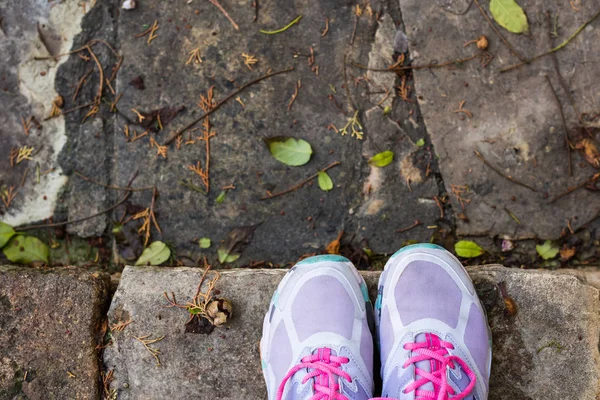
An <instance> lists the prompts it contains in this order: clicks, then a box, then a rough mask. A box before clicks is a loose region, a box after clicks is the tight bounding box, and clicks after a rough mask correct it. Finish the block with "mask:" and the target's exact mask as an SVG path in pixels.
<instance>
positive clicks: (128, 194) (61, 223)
mask: <svg viewBox="0 0 600 400" xmlns="http://www.w3.org/2000/svg"><path fill="white" fill-rule="evenodd" d="M130 195H131V193H130V192H127V194H126V195H125V197H123V198H122V199H121V200H120V201H119V202H117V203H115V204H114V205H112V206H111V207H109V208H107V209H106V210H102V211H100V212H97V213H96V214H92V215H88V216H87V217H83V218H78V219H72V220H69V221H64V222H56V223H53V224H40V225H30V226H25V227H22V228H18V227H17V228H15V230H16V231H18V232H21V231H28V230H31V229H43V228H54V227H57V226H64V225H71V224H76V223H79V222H83V221H87V220H88V219H92V218H96V217H99V216H100V215H102V214H106V213H109V212H111V211H112V210H114V209H115V208H117V207H119V206H120V205H121V204H123V203H124V202H125V201H127V199H128V198H129V196H130Z"/></svg>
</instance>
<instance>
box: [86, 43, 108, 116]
mask: <svg viewBox="0 0 600 400" xmlns="http://www.w3.org/2000/svg"><path fill="white" fill-rule="evenodd" d="M86 49H87V51H88V52H89V53H90V55H91V56H92V58H93V59H94V62H95V63H96V65H97V66H98V69H99V70H100V83H99V87H98V95H97V96H96V100H95V102H96V104H97V105H100V102H101V99H102V89H103V85H104V70H103V69H102V64H100V61H99V60H98V57H96V54H94V52H93V51H92V48H91V47H90V46H86Z"/></svg>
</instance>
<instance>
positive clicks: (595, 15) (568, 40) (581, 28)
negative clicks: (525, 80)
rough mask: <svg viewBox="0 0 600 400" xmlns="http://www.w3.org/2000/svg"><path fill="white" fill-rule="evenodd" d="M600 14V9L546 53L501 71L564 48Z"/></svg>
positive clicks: (517, 66)
mask: <svg viewBox="0 0 600 400" xmlns="http://www.w3.org/2000/svg"><path fill="white" fill-rule="evenodd" d="M599 15H600V10H599V11H598V12H597V13H596V14H594V16H593V17H592V18H590V19H588V20H587V21H586V22H584V24H583V25H581V26H580V27H579V28H577V30H576V31H575V33H573V34H572V35H571V36H569V38H568V39H567V40H565V41H564V42H562V43H561V44H559V45H558V46H556V47H554V48H553V49H550V50H548V51H546V52H544V53H541V54H538V55H536V56H534V57H532V58H530V59H529V60H525V61H523V62H522V63H519V64H515V65H511V66H510V67H506V68H504V69H501V70H500V72H507V71H511V70H513V69H515V68H519V67H521V66H523V65H525V64H529V63H531V62H533V61H535V60H537V59H539V58H542V57H544V56H547V55H548V54H552V53H554V52H557V51H559V50H560V49H562V48H563V47H565V46H566V45H567V44H569V42H570V41H571V40H573V39H575V37H577V35H579V34H580V33H581V31H582V30H584V29H585V27H586V26H588V25H589V24H590V23H592V22H593V21H594V20H595V19H596V18H597V17H598V16H599Z"/></svg>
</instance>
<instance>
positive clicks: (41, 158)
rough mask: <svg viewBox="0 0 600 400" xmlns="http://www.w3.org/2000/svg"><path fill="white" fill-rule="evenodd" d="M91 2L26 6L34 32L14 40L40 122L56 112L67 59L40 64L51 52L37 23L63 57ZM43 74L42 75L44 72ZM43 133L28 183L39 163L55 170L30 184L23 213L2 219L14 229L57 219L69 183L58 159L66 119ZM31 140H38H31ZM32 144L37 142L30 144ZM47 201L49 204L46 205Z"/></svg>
mask: <svg viewBox="0 0 600 400" xmlns="http://www.w3.org/2000/svg"><path fill="white" fill-rule="evenodd" d="M84 3H85V4H84ZM92 5H93V3H92V2H81V1H79V0H67V1H64V2H61V3H48V2H47V1H46V0H34V1H32V2H29V1H28V2H22V3H20V6H21V7H22V8H23V10H22V11H23V13H24V15H27V19H28V20H30V22H31V25H30V29H28V30H26V31H23V32H22V34H21V35H19V36H18V37H11V39H12V40H13V41H15V42H16V46H17V48H18V49H19V54H18V57H19V59H20V63H19V66H18V69H17V74H18V78H19V91H20V94H21V95H23V96H25V97H26V98H27V100H28V102H29V104H30V106H31V108H32V111H33V114H34V115H36V116H37V117H38V119H40V118H39V117H42V118H41V119H43V118H44V117H46V116H48V115H49V114H50V109H51V107H52V100H53V99H54V98H55V97H56V96H57V95H58V93H57V92H56V90H55V89H54V84H55V78H56V72H57V70H58V67H59V66H60V65H61V64H62V63H64V62H65V61H66V60H67V57H62V58H59V59H58V61H54V60H52V59H51V60H47V61H37V60H34V57H36V56H38V57H40V56H41V57H44V56H47V55H48V51H47V50H46V48H45V47H44V45H43V44H42V42H41V40H40V38H39V35H38V32H37V26H36V25H37V23H38V22H40V23H42V24H46V25H47V26H48V27H51V28H52V29H53V31H54V32H55V33H56V34H57V35H58V36H59V37H60V38H61V40H60V48H57V49H53V50H54V51H58V52H59V53H66V52H68V51H70V50H71V47H72V45H73V39H74V38H75V36H76V35H77V34H78V33H79V32H80V31H81V20H82V18H83V16H84V15H85V13H86V12H87V11H89V10H90V9H91V8H92ZM42 72H45V75H44V76H42V75H41V73H42ZM42 125H43V131H42V134H41V135H40V139H39V140H37V143H36V145H35V146H37V147H36V150H38V149H39V148H40V147H41V144H43V147H42V148H41V151H39V152H38V153H37V154H36V156H35V157H33V160H32V161H29V163H30V170H31V171H30V175H29V176H30V182H31V181H32V179H33V178H32V177H33V176H35V168H36V162H38V163H39V164H40V170H41V171H42V172H44V171H48V170H51V169H53V171H52V172H49V173H47V174H45V175H43V176H41V177H40V182H39V184H36V185H32V188H33V191H30V192H28V193H27V195H26V196H23V197H20V198H18V200H19V201H20V203H21V204H20V206H19V210H14V209H9V210H8V212H7V213H6V215H5V216H4V218H3V220H4V221H5V222H6V223H8V224H11V225H15V226H18V225H23V224H27V223H31V222H35V221H40V220H43V219H46V218H49V217H51V216H52V215H53V214H54V209H55V207H56V202H57V200H58V193H59V191H60V189H61V188H62V187H63V186H64V185H65V183H66V182H67V177H66V176H64V175H63V174H62V169H61V168H60V166H59V165H58V163H57V160H58V154H59V153H60V151H61V150H62V148H63V146H64V145H65V143H66V142H67V136H66V132H65V119H64V117H63V116H60V117H58V118H54V119H51V120H48V121H44V122H42ZM29 138H31V139H32V141H33V140H35V139H34V138H33V137H32V136H30V137H29ZM28 145H30V146H31V145H33V143H28ZM44 198H45V200H44Z"/></svg>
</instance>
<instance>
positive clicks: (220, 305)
mask: <svg viewBox="0 0 600 400" xmlns="http://www.w3.org/2000/svg"><path fill="white" fill-rule="evenodd" d="M206 314H207V316H208V317H209V318H210V319H211V320H212V323H213V325H215V326H219V325H223V324H224V323H225V322H227V320H228V319H229V318H231V316H232V315H233V306H232V304H231V302H230V301H229V300H227V299H221V298H217V299H214V300H212V301H211V302H210V303H208V305H207V306H206Z"/></svg>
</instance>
